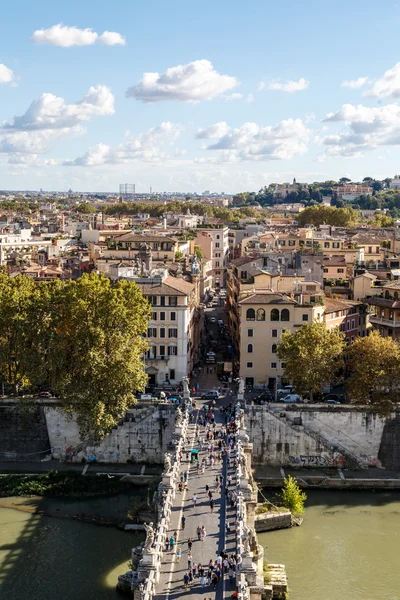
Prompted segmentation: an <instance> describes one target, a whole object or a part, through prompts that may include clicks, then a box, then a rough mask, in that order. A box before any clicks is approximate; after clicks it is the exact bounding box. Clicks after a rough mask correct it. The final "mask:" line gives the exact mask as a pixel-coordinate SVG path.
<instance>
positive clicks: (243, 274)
mask: <svg viewBox="0 0 400 600" xmlns="http://www.w3.org/2000/svg"><path fill="white" fill-rule="evenodd" d="M240 279H247V271H240Z"/></svg>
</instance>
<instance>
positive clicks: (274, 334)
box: [271, 329, 278, 338]
mask: <svg viewBox="0 0 400 600" xmlns="http://www.w3.org/2000/svg"><path fill="white" fill-rule="evenodd" d="M271 334H272V337H276V338H277V337H278V330H277V329H271Z"/></svg>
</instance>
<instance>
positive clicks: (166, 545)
mask: <svg viewBox="0 0 400 600" xmlns="http://www.w3.org/2000/svg"><path fill="white" fill-rule="evenodd" d="M165 550H166V551H167V552H168V550H169V537H168V536H166V537H165Z"/></svg>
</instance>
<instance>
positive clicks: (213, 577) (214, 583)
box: [211, 573, 218, 590]
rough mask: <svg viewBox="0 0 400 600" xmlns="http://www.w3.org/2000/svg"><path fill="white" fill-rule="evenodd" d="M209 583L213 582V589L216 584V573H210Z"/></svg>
mask: <svg viewBox="0 0 400 600" xmlns="http://www.w3.org/2000/svg"><path fill="white" fill-rule="evenodd" d="M211 583H212V584H213V589H214V590H215V589H216V588H217V584H218V575H217V574H216V573H213V574H212V575H211Z"/></svg>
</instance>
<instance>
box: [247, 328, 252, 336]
mask: <svg viewBox="0 0 400 600" xmlns="http://www.w3.org/2000/svg"><path fill="white" fill-rule="evenodd" d="M253 336H254V329H248V330H247V337H253Z"/></svg>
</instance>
